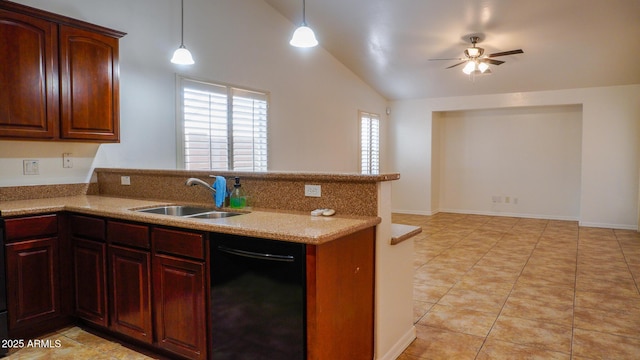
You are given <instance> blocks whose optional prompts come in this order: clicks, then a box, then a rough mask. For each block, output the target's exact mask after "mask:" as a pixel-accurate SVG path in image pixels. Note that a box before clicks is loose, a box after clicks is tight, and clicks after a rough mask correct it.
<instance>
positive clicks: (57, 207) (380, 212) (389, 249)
mask: <svg viewBox="0 0 640 360" xmlns="http://www.w3.org/2000/svg"><path fill="white" fill-rule="evenodd" d="M209 175H210V173H208V172H194V171H171V170H135V169H96V170H95V174H94V177H93V178H94V179H95V180H96V181H95V182H93V183H91V184H88V185H87V186H86V187H84V190H82V191H83V192H84V193H79V194H73V193H66V194H65V195H66V196H62V197H49V198H40V199H36V197H37V195H34V194H32V193H31V192H33V191H35V190H36V189H35V188H34V187H20V188H16V189H11V193H12V195H11V196H13V198H12V200H10V201H3V202H2V203H0V215H1V216H2V218H3V219H4V221H5V231H6V233H7V234H8V233H10V228H11V226H12V225H11V222H12V221H17V220H21V219H25V218H35V219H37V221H36V224H41V221H42V219H41V217H42V216H51V215H56V216H58V219H59V221H58V227H59V229H60V231H59V232H58V235H57V241H58V242H59V245H60V247H59V248H57V250H56V251H57V253H58V254H59V256H60V257H63V256H65V254H67V255H68V256H75V257H74V258H75V259H76V261H75V263H76V264H77V263H78V262H79V260H78V259H92V257H91V256H89V257H84V258H82V257H79V254H80V255H82V254H87V251H88V250H87V249H92V251H93V250H95V249H97V250H98V252H97V254H102V253H100V251H102V250H103V249H105V248H106V249H109V250H108V251H107V253H109V254H112V253H113V254H115V253H116V251H114V250H116V249H117V250H121V251H124V250H127V251H130V252H134V253H136V254H138V253H142V255H143V256H146V258H144V259H146V260H145V261H142V262H141V269H147V268H148V267H149V266H148V265H149V264H150V263H151V264H153V265H152V266H151V268H152V269H153V276H152V279H151V280H149V279H142V280H146V282H147V283H149V282H150V283H151V284H152V285H153V286H151V285H147V286H146V289H147V290H148V289H149V288H152V289H153V291H150V290H149V291H142V292H141V296H140V298H138V300H137V301H138V303H140V301H141V300H140V299H142V303H144V304H150V306H149V307H150V309H151V310H148V309H144V308H145V307H144V306H142V307H141V308H142V309H143V310H145V311H146V316H147V318H148V319H147V320H145V321H146V322H147V323H149V324H151V321H150V319H151V316H156V317H155V319H156V321H155V323H156V328H151V327H150V326H149V327H148V328H147V327H145V326H143V325H145V321H142V323H141V328H142V329H143V330H142V331H137V332H136V333H135V334H131V333H130V332H127V331H118V327H117V325H118V322H117V320H119V319H121V318H118V317H117V315H118V314H117V313H114V312H113V311H108V310H114V306H113V304H121V303H122V300H121V299H120V300H119V298H118V297H117V293H115V292H114V291H113V289H111V288H109V289H107V286H106V285H103V286H102V288H104V291H103V292H101V291H98V292H97V293H96V294H97V299H99V300H101V301H98V302H95V301H97V300H95V299H94V298H93V297H92V299H93V300H92V301H94V302H95V304H99V305H98V306H94V308H95V309H98V310H100V309H102V311H103V312H104V314H102V315H100V316H96V317H93V318H92V317H91V316H85V317H82V316H81V314H82V312H81V311H79V310H78V304H83V301H84V300H86V299H81V298H79V297H78V292H79V291H80V290H78V285H77V284H75V285H74V284H71V283H69V280H68V279H67V280H65V279H64V278H63V277H62V276H60V274H61V273H65V272H66V273H67V274H71V273H73V271H74V270H73V269H65V268H64V265H63V264H67V263H69V262H65V261H59V262H58V263H56V265H57V266H58V268H56V269H55V270H56V271H58V272H60V273H58V274H54V275H58V277H59V279H60V280H59V282H60V283H59V284H58V286H60V287H61V288H63V289H64V288H65V287H68V288H73V287H74V286H75V288H76V291H75V293H76V295H75V301H74V299H66V300H65V298H64V297H65V295H64V294H60V293H62V291H60V290H58V295H57V296H61V297H60V298H59V299H55V297H54V300H57V301H58V303H56V304H55V305H52V306H53V307H57V310H58V311H59V312H60V314H59V315H60V316H59V317H58V318H59V319H62V320H59V321H60V322H62V323H63V322H64V321H73V320H74V319H75V318H76V317H78V318H80V319H83V320H82V321H81V323H83V324H88V325H89V326H94V327H96V324H98V326H97V328H98V329H103V330H104V331H106V332H107V333H108V334H111V335H114V334H115V335H122V336H123V338H124V339H131V340H132V343H134V344H136V345H142V344H150V346H151V347H152V348H153V349H159V351H164V352H165V353H168V354H177V355H180V356H183V357H186V358H211V351H212V345H211V341H210V338H211V336H210V334H209V332H210V330H211V326H210V324H207V322H208V321H206V319H204V320H202V319H201V320H202V322H201V323H202V324H201V331H200V332H196V334H197V336H196V337H195V338H196V340H195V341H194V343H193V344H189V345H188V346H184V344H183V343H182V342H181V340H182V339H181V336H184V334H180V333H175V334H172V333H170V331H171V329H169V330H167V328H161V327H159V326H158V321H165V322H166V321H171V320H172V319H171V318H170V314H164V315H165V316H169V317H168V318H162V317H158V316H161V315H162V314H161V312H160V311H159V309H160V308H161V307H158V306H155V305H157V302H158V299H159V298H162V296H163V295H165V296H166V295H167V294H166V293H164V294H163V293H161V292H157V291H156V289H157V288H159V284H162V283H161V282H157V281H156V278H155V276H156V270H158V271H159V272H162V267H156V265H155V264H156V263H160V262H162V261H164V260H167V259H168V258H169V257H171V259H172V260H175V259H174V258H179V260H183V261H186V262H188V263H189V264H192V263H195V264H196V265H197V266H200V267H201V270H202V271H201V276H202V279H200V280H198V281H200V282H201V283H202V284H204V286H205V288H206V287H207V286H208V283H209V280H210V279H209V273H208V269H209V266H210V263H209V259H208V255H209V252H208V246H209V240H210V239H213V238H214V237H216V236H217V234H229V235H233V236H243V237H250V238H259V239H268V240H276V241H286V242H295V243H303V244H305V246H306V247H307V255H306V264H307V265H306V266H307V270H306V284H307V285H306V286H307V291H306V299H307V310H306V324H307V325H306V358H308V359H329V358H331V359H339V358H345V359H346V358H349V359H353V358H362V359H372V358H377V359H384V358H390V359H391V358H395V355H397V354H396V353H397V352H398V351H402V349H404V347H405V346H406V345H408V343H410V342H411V340H413V338H414V336H415V335H414V334H415V333H414V329H413V324H412V313H411V308H412V303H411V276H412V258H411V251H412V242H411V241H410V240H408V241H405V242H402V243H399V244H396V245H391V237H392V236H391V223H390V221H391V216H390V209H389V207H390V205H389V204H390V183H391V181H392V180H396V179H398V178H399V175H398V174H385V175H375V176H367V175H353V174H311V173H237V172H233V173H224V172H223V173H216V174H215V175H218V176H224V177H226V178H228V179H233V177H234V176H240V177H241V179H242V183H243V187H244V188H245V191H246V194H247V196H248V198H249V203H250V206H251V207H250V208H248V209H246V212H247V213H246V214H243V215H241V216H234V217H229V218H223V219H216V220H213V221H210V220H206V221H202V220H195V219H190V218H182V217H175V216H164V215H156V214H147V213H142V212H138V211H135V210H137V209H141V208H148V207H153V206H159V205H167V204H199V205H208V206H211V205H212V200H211V195H210V194H209V193H208V192H206V191H204V190H203V189H200V188H197V187H196V188H192V187H186V186H185V185H184V182H185V180H186V179H187V178H189V177H198V178H201V179H203V180H205V181H208V182H209V183H211V182H212V179H210V178H209ZM123 177H124V178H126V179H128V181H126V180H124V179H123ZM123 180H124V181H123ZM123 182H124V183H127V182H128V183H129V184H130V185H122V183H123ZM305 184H313V185H320V186H321V189H322V192H321V197H306V196H304V185H305ZM78 188H82V187H81V186H79V187H78ZM6 190H7V188H3V189H0V199H3V200H8V199H6V198H7V196H8V195H7V193H6V192H5V193H3V192H2V191H6ZM72 192H73V191H72ZM45 193H47V194H51V195H55V194H54V193H53V192H45ZM19 194H23V195H19ZM21 196H22V198H21ZM316 208H333V209H335V210H336V215H335V216H332V217H312V216H310V214H309V212H310V211H311V210H313V209H316ZM35 228H38V227H35ZM103 228H104V229H106V231H103V230H102V229H103ZM129 230H131V231H134V232H133V233H132V232H127V231H129ZM118 231H121V232H118ZM122 231H124V233H122ZM149 233H150V234H151V235H150V241H149V240H148V239H147V237H148V234H149ZM176 233H177V234H178V235H179V236H178V237H180V236H182V237H185V236H186V238H188V239H189V240H187V241H190V242H189V243H188V244H189V245H187V247H186V248H181V249H178V250H180V252H182V253H180V254H178V255H180V256H178V255H176V254H175V253H173V252H171V251H176V249H175V247H179V246H177V245H175V244H172V243H171V242H167V241H164V240H162V239H165V237H163V236H165V235H166V234H171V235H176ZM105 234H106V235H105ZM113 234H127V235H126V236H121V238H120V239H119V240H118V239H111V238H110V236H113ZM131 234H142V235H141V238H144V239H143V241H142V242H141V243H144V244H146V245H143V246H138V245H136V246H131V247H124V245H126V244H123V241H122V239H125V238H135V236H133V235H131ZM7 237H8V236H7ZM46 237H47V238H49V237H51V234H48V235H47V236H46ZM101 238H102V239H104V240H100V239H101ZM194 239H195V240H194ZM22 240H24V239H23V238H21V241H22ZM194 241H195V244H196V245H195V246H194V245H193V244H194ZM78 244H79V245H78ZM11 245H12V244H11V243H9V244H7V245H6V246H11ZM96 246H97V247H96ZM145 247H146V248H145ZM167 247H168V248H167ZM191 248H193V249H195V250H194V252H193V253H190V252H189V249H191ZM71 249H74V251H75V252H74V251H72V250H71ZM145 249H146V250H145ZM83 251H84V252H83ZM145 251H146V252H145ZM185 251H186V253H185ZM91 254H94V253H93V252H92V253H91ZM96 258H97V259H104V261H103V262H104V264H103V267H104V269H105V274H104V275H102V276H101V277H100V276H98V278H102V279H107V278H108V279H109V280H108V281H105V283H107V282H114V280H113V279H118V276H117V274H115V273H114V270H113V269H114V268H115V267H114V264H115V263H116V262H113V263H112V262H111V260H112V258H111V257H110V258H108V259H107V257H105V256H102V257H101V255H97V256H96ZM149 259H150V260H149ZM98 263H99V261H98ZM107 264H109V265H108V266H107ZM145 266H146V267H145ZM405 268H406V269H405ZM108 269H111V270H110V271H111V272H110V273H109V274H110V275H109V276H108V277H107V276H106V272H107V270H108ZM147 270H148V269H147ZM52 271H53V270H52ZM147 272H148V274H149V275H151V273H152V272H151V271H147ZM78 273H83V271H78V269H75V274H76V275H75V277H74V276H69V278H72V279H73V278H75V279H78ZM196 273H197V272H196ZM141 283H142V284H144V281H143V282H141ZM10 285H11V284H10ZM102 288H100V289H99V290H102ZM140 288H141V289H143V290H145V287H144V286H142V287H140ZM82 289H86V287H83V288H82ZM107 293H108V295H107ZM367 293H369V294H370V295H366V294H367ZM349 294H351V295H349ZM94 295H95V294H94ZM151 298H152V299H154V300H153V301H152V300H151ZM193 300H194V301H193V302H191V303H189V306H191V305H193V304H195V305H194V306H195V307H196V308H199V309H201V310H202V309H208V306H209V305H210V303H211V299H210V298H209V297H208V295H205V296H202V297H201V299H197V298H196V297H194V298H193ZM338 300H339V301H338ZM9 302H10V303H11V301H9ZM53 303H55V301H53ZM74 303H75V307H73V306H72V305H73V304H74ZM70 304H71V305H70ZM93 304H94V303H91V305H93ZM128 306H130V305H128ZM190 308H193V307H190ZM11 309H12V308H11V306H10V308H9V313H10V317H11V316H12V315H11ZM74 309H75V311H74ZM127 310H130V309H129V308H128V309H127ZM145 311H142V310H141V311H140V312H141V313H143V314H145ZM351 312H355V315H354V314H353V313H351ZM90 313H91V312H90ZM94 313H95V312H94ZM150 313H152V314H150ZM206 313H207V312H206V311H203V314H206ZM92 314H93V313H92ZM51 316H52V315H51V314H47V315H46V318H47V319H50V318H51ZM354 316H355V317H354ZM201 317H206V316H205V315H202V316H201ZM124 320H126V319H124ZM11 323H12V322H11V321H10V324H11ZM125 323H126V321H125ZM160 323H162V322H160ZM25 324H29V323H25ZM13 326H14V329H13V330H14V331H13V333H12V329H11V328H10V335H11V336H12V335H15V334H18V335H20V334H25V335H29V334H28V331H27V328H26V327H24V325H20V324H18V323H15V319H14V324H13ZM21 326H22V327H21ZM34 329H36V330H37V329H38V327H37V326H29V327H28V330H29V331H33V330H34ZM21 331H23V332H24V333H21ZM338 333H340V334H341V336H336V334H338ZM139 334H141V335H140V336H137V335H139ZM346 334H353V335H349V336H345V335H346Z"/></svg>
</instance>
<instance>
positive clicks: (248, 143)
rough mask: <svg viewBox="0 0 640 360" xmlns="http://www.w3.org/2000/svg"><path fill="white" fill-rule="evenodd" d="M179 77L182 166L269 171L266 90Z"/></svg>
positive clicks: (206, 168)
mask: <svg viewBox="0 0 640 360" xmlns="http://www.w3.org/2000/svg"><path fill="white" fill-rule="evenodd" d="M181 80H182V81H181V84H182V85H181V93H182V127H181V130H182V133H183V136H182V139H181V140H182V141H181V142H182V144H181V147H182V150H183V154H184V156H183V162H184V163H183V164H182V165H183V167H184V168H185V169H187V170H222V171H224V170H240V171H266V170H267V118H268V116H267V110H268V96H267V94H266V93H261V92H256V91H250V90H244V89H240V88H234V87H230V86H225V85H217V84H211V83H205V82H200V81H195V80H190V79H181Z"/></svg>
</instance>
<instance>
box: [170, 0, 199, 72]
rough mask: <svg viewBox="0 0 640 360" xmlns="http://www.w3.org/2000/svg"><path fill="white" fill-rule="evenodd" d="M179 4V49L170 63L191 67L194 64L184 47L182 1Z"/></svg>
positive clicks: (189, 53)
mask: <svg viewBox="0 0 640 360" xmlns="http://www.w3.org/2000/svg"><path fill="white" fill-rule="evenodd" d="M180 4H181V10H182V12H181V24H180V25H181V31H180V47H179V48H178V49H177V50H176V51H175V52H174V53H173V57H172V58H171V62H172V63H174V64H178V65H192V64H193V63H194V61H193V57H192V56H191V52H190V51H189V50H187V48H186V47H185V46H184V0H180Z"/></svg>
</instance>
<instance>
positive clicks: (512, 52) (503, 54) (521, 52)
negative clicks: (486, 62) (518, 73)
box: [487, 49, 524, 58]
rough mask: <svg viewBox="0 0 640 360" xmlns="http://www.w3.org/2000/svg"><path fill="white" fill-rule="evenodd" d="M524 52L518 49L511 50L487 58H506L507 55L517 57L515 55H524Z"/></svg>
mask: <svg viewBox="0 0 640 360" xmlns="http://www.w3.org/2000/svg"><path fill="white" fill-rule="evenodd" d="M523 53H524V51H522V49H518V50H509V51H503V52H498V53H494V54H489V55H487V57H490V58H491V57H496V56H506V55H515V54H523Z"/></svg>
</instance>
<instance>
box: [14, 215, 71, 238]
mask: <svg viewBox="0 0 640 360" xmlns="http://www.w3.org/2000/svg"><path fill="white" fill-rule="evenodd" d="M4 224H5V225H4V226H5V229H6V234H7V242H10V241H15V240H20V239H27V238H31V239H33V238H39V237H46V236H50V235H57V234H58V215H56V214H49V215H40V216H30V217H24V218H15V219H7V220H5V222H4Z"/></svg>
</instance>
